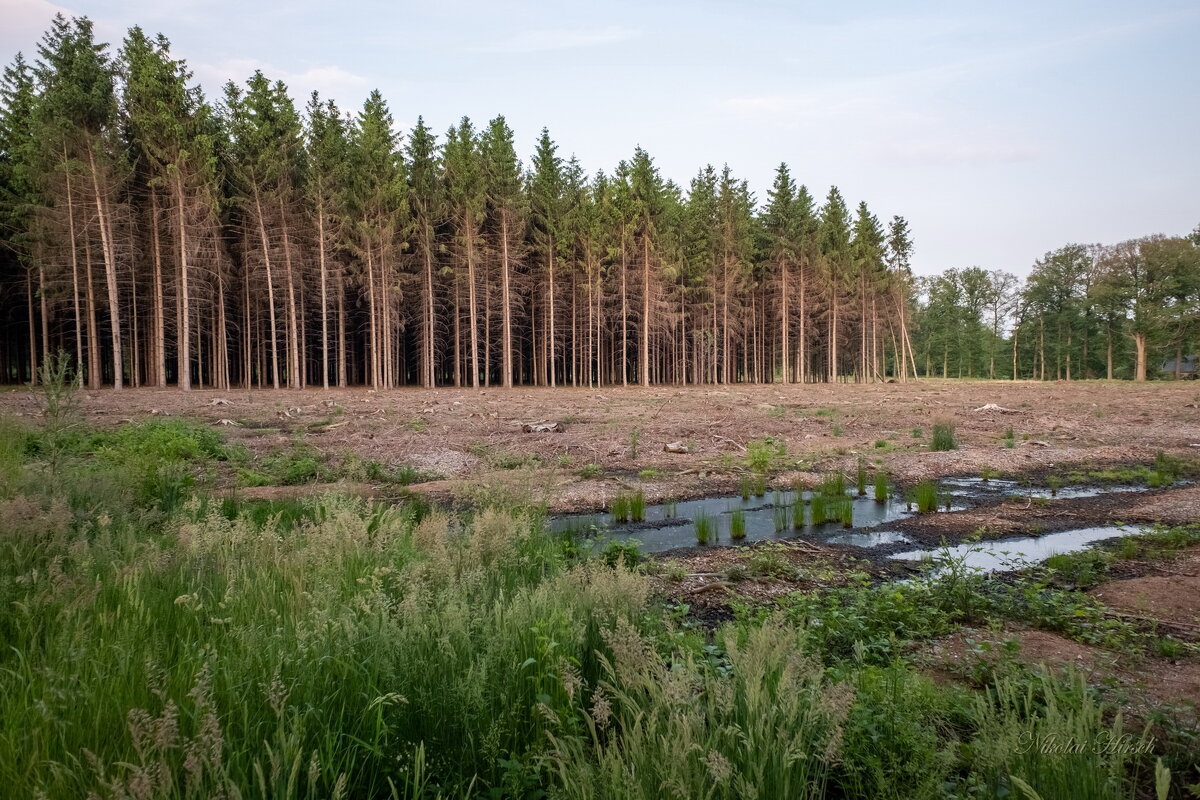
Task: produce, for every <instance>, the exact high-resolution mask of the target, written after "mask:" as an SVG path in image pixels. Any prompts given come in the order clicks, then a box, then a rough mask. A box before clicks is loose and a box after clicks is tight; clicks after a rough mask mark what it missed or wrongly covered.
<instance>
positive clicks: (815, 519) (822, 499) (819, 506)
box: [796, 492, 829, 527]
mask: <svg viewBox="0 0 1200 800" xmlns="http://www.w3.org/2000/svg"><path fill="white" fill-rule="evenodd" d="M828 500H829V498H827V497H826V496H825V495H824V494H823V493H820V492H818V493H816V494H814V495H813V496H812V502H811V503H810V504H809V505H810V512H809V513H810V514H811V517H810V518H811V519H812V524H813V525H821V524H823V523H824V522H825V518H826V516H827V512H826V503H827V502H828ZM802 516H803V515H801V514H797V515H796V519H797V520H799V519H801V517H802ZM797 527H798V526H797Z"/></svg>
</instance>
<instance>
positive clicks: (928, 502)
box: [913, 481, 938, 514]
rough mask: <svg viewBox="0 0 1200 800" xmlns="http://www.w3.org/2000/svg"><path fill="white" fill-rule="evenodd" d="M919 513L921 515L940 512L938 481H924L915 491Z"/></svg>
mask: <svg viewBox="0 0 1200 800" xmlns="http://www.w3.org/2000/svg"><path fill="white" fill-rule="evenodd" d="M913 495H914V499H915V500H916V504H917V511H918V512H919V513H921V514H926V513H929V512H933V511H937V510H938V487H937V482H936V481H922V482H921V483H918V484H917V488H916V489H915V490H914V491H913Z"/></svg>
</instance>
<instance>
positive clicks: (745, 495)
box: [738, 475, 751, 500]
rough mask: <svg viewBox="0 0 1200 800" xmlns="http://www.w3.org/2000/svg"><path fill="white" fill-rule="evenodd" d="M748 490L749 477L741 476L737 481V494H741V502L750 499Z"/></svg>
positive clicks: (749, 486) (749, 488)
mask: <svg viewBox="0 0 1200 800" xmlns="http://www.w3.org/2000/svg"><path fill="white" fill-rule="evenodd" d="M750 490H751V484H750V476H749V475H743V476H742V477H741V478H740V479H738V492H739V493H740V494H741V496H742V500H749V499H750Z"/></svg>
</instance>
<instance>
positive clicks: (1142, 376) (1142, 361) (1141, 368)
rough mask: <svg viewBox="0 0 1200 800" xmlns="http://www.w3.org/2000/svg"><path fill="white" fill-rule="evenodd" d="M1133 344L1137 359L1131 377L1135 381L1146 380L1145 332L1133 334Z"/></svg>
mask: <svg viewBox="0 0 1200 800" xmlns="http://www.w3.org/2000/svg"><path fill="white" fill-rule="evenodd" d="M1133 344H1134V347H1135V348H1136V350H1137V361H1136V362H1135V367H1134V374H1133V379H1134V380H1135V381H1144V380H1146V334H1144V333H1135V334H1133Z"/></svg>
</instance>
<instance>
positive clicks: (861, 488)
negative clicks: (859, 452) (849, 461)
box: [855, 458, 867, 497]
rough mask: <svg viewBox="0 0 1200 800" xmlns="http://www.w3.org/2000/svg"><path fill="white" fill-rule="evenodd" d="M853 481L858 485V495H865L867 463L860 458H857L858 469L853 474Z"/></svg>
mask: <svg viewBox="0 0 1200 800" xmlns="http://www.w3.org/2000/svg"><path fill="white" fill-rule="evenodd" d="M855 482H856V483H857V486H858V496H859V497H866V496H867V465H866V464H865V463H864V462H863V460H862V459H861V458H860V459H859V460H858V471H857V473H856V475H855Z"/></svg>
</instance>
